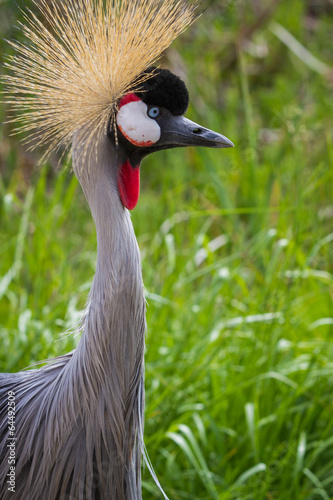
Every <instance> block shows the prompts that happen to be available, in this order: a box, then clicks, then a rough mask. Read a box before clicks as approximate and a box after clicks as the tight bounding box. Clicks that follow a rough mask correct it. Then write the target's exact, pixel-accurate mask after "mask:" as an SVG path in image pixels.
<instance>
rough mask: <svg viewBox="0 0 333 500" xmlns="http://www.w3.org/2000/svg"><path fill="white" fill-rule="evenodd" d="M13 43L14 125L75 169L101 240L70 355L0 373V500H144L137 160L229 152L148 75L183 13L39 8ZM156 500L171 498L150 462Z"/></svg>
mask: <svg viewBox="0 0 333 500" xmlns="http://www.w3.org/2000/svg"><path fill="white" fill-rule="evenodd" d="M33 4H34V6H35V7H36V9H38V10H37V12H38V14H36V13H35V12H33V11H32V10H29V9H27V10H23V21H22V23H21V24H20V25H19V27H20V30H21V32H22V33H23V36H24V37H25V41H24V42H17V41H16V42H15V41H11V42H9V43H10V44H11V46H12V48H13V51H14V55H12V56H9V57H8V59H7V62H6V63H5V66H6V68H7V73H6V75H4V76H3V77H2V79H3V82H4V84H5V91H4V95H5V99H4V100H5V101H6V102H7V103H8V106H9V108H10V116H9V119H8V121H9V122H13V123H16V124H17V130H18V131H22V132H24V133H25V137H26V138H25V139H24V140H25V142H26V145H27V147H28V148H31V149H34V148H37V147H40V148H43V150H44V154H43V155H42V158H41V161H45V160H46V159H47V158H48V157H49V156H50V155H51V154H53V153H55V152H56V153H57V154H58V156H59V157H60V158H61V159H60V161H62V159H63V157H64V155H67V156H69V157H70V158H71V160H72V168H73V171H74V174H75V175H76V177H77V179H78V181H79V183H80V185H81V187H82V190H83V193H84V195H85V197H86V200H87V203H88V205H89V208H90V211H91V214H92V217H93V219H94V222H95V227H96V237H97V263H96V272H95V276H94V279H93V283H92V287H91V290H90V293H89V297H88V301H87V306H86V309H85V311H84V315H83V318H82V320H81V323H80V327H79V330H80V333H81V336H80V339H79V342H78V345H77V347H76V349H75V350H74V351H72V352H70V353H67V354H64V355H62V356H60V357H57V358H54V359H51V360H49V361H48V362H47V363H46V364H44V365H43V366H41V367H34V368H32V369H28V370H24V371H20V372H18V373H2V374H0V497H1V499H3V500H7V499H11V500H17V499H20V500H74V499H75V500H141V499H142V486H141V466H142V459H143V458H145V456H146V455H145V447H144V442H143V431H144V348H145V331H146V316H145V306H146V303H145V296H144V287H143V281H142V272H141V261H140V252H139V248H138V244H137V240H136V237H135V233H134V229H133V225H132V222H131V216H130V210H133V209H134V208H135V206H136V205H137V203H138V200H139V195H140V172H141V169H140V167H141V162H142V160H143V159H144V158H145V157H146V156H147V155H150V154H151V153H154V152H158V151H161V150H164V149H170V148H177V147H187V146H203V147H212V148H228V147H232V146H233V143H232V142H231V141H230V140H229V139H227V138H226V137H225V136H223V135H221V134H219V133H217V132H214V131H212V130H209V129H207V128H205V127H202V126H201V125H198V124H196V123H194V122H192V121H190V120H189V119H188V118H186V117H185V116H184V114H185V113H186V111H187V108H188V105H189V93H188V90H187V88H186V85H185V83H184V82H183V80H182V79H181V78H180V77H178V76H177V75H175V74H174V73H172V72H171V71H170V70H168V69H165V68H160V67H159V66H156V63H157V61H158V60H159V58H160V56H161V54H162V53H163V51H165V49H166V48H167V47H168V46H169V45H170V44H171V42H172V41H173V40H174V39H175V38H176V37H177V36H178V35H180V34H181V33H182V32H183V31H184V30H185V28H187V27H188V26H189V25H190V24H192V23H193V22H194V20H195V19H196V18H197V17H198V5H199V4H198V2H194V3H193V2H188V1H187V0H168V1H163V0H107V1H106V2H105V1H104V0H63V1H62V2H57V1H56V0H39V1H38V0H33ZM146 463H147V465H148V468H149V470H150V472H151V473H152V475H153V477H154V479H155V481H156V483H157V486H158V487H159V488H160V492H161V495H162V496H163V497H164V498H167V496H166V494H165V493H164V491H163V489H162V487H161V486H160V484H159V482H158V479H157V478H156V475H155V474H154V471H153V469H152V467H151V466H150V465H149V461H148V459H146Z"/></svg>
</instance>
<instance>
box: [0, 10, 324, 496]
mask: <svg viewBox="0 0 333 500" xmlns="http://www.w3.org/2000/svg"><path fill="white" fill-rule="evenodd" d="M19 5H22V2H19ZM24 5H27V6H28V7H29V6H31V5H32V3H31V2H30V1H27V2H24ZM205 7H206V10H205V12H204V14H203V15H202V17H201V18H200V19H199V20H198V21H197V22H196V24H195V25H194V26H193V27H191V28H190V29H189V30H188V31H187V32H186V33H185V34H184V35H183V36H182V37H181V38H180V39H178V40H177V41H176V42H175V43H174V44H173V46H172V47H171V48H170V49H169V50H168V52H167V53H166V54H165V55H164V57H163V59H162V65H163V66H168V67H169V68H170V69H172V70H173V71H174V72H176V73H178V74H179V75H180V76H182V77H183V78H184V79H185V80H186V82H187V84H188V87H189V90H190V95H191V106H190V109H189V111H188V117H189V118H191V119H193V120H195V121H198V122H199V123H201V124H202V125H205V126H207V127H209V128H212V129H215V130H217V131H220V132H221V133H223V134H225V135H226V136H227V137H229V138H230V139H231V140H232V141H233V142H234V143H235V148H234V149H233V150H211V151H210V150H200V149H188V150H178V151H177V150H175V151H170V152H165V153H159V154H156V155H154V156H152V157H151V158H148V159H147V160H145V162H144V164H143V166H142V179H141V180H142V194H141V198H140V201H139V204H138V206H137V208H136V209H135V210H134V211H133V213H132V217H133V224H134V227H135V231H136V234H137V238H138V241H139V245H140V250H141V252H142V266H143V275H144V282H145V286H146V294H147V300H148V304H149V306H148V311H147V321H148V332H147V352H146V391H147V394H146V399H147V401H146V424H145V441H146V446H147V449H148V452H149V455H150V458H151V461H152V463H153V465H154V467H155V470H156V473H157V476H158V477H159V479H160V481H161V484H162V486H163V488H164V489H165V491H166V493H167V494H168V496H169V497H170V499H173V500H180V499H182V500H185V499H191V500H192V499H199V498H200V499H204V500H206V499H207V500H208V499H215V500H218V499H219V500H227V499H228V500H229V499H230V500H231V499H233V500H236V499H239V500H246V499H249V500H261V499H266V500H272V499H278V500H300V499H306V500H316V499H324V500H328V499H330V498H333V404H332V392H333V346H332V333H333V307H332V300H333V246H332V244H333V229H332V222H333V199H332V195H333V168H332V163H333V126H332V116H333V2H332V0H290V1H288V2H287V1H278V0H270V1H259V0H246V1H245V0H236V1H230V0H226V1H222V0H219V1H214V0H211V1H206V3H205ZM0 12H1V16H0V35H1V37H2V39H1V41H0V54H1V61H2V62H3V60H4V54H6V53H9V52H10V48H9V46H8V44H7V43H6V42H5V41H4V40H3V39H4V38H6V39H13V38H16V39H17V38H18V39H20V30H19V29H17V28H15V26H18V24H17V19H19V18H20V17H21V14H20V12H19V7H18V5H16V3H15V2H13V1H12V0H0ZM1 71H5V69H4V68H2V69H1ZM5 119H6V109H5V107H4V106H3V105H1V107H0V122H3V121H4V120H5ZM11 132H12V127H11V126H9V125H4V126H1V127H0V174H1V178H0V248H1V258H0V325H1V326H0V346H1V349H0V370H1V371H17V370H19V369H22V368H24V367H26V366H28V365H30V364H33V363H35V362H37V361H39V360H42V359H45V358H48V357H51V356H54V355H59V354H61V353H64V352H66V351H69V350H71V349H73V348H74V347H75V345H76V343H77V342H78V338H77V337H74V336H73V335H71V334H68V333H67V334H65V335H63V332H66V331H68V329H70V328H71V327H73V326H75V325H76V323H77V322H78V321H79V318H80V316H81V314H82V309H83V308H84V304H85V302H86V299H87V294H88V290H89V287H90V284H91V281H92V277H93V274H94V266H95V261H96V238H95V230H94V226H93V222H92V220H91V216H90V213H89V210H88V207H87V205H86V202H85V199H84V196H83V194H82V192H81V190H80V186H79V185H78V183H77V181H76V179H75V178H74V177H73V174H72V172H71V171H70V169H68V168H67V169H57V168H56V165H57V158H52V159H51V161H50V162H49V164H48V165H45V166H43V167H39V168H36V167H35V165H36V164H37V161H38V158H39V156H40V152H38V151H37V152H33V153H31V152H27V151H26V149H25V148H24V146H22V145H21V144H20V143H19V141H18V138H17V137H11V136H10V134H11ZM143 496H144V498H145V499H146V500H148V499H154V498H157V499H159V498H161V494H160V493H159V492H158V491H157V489H156V487H155V485H154V483H153V481H152V479H151V478H150V475H149V472H148V471H147V470H146V471H145V472H144V493H143Z"/></svg>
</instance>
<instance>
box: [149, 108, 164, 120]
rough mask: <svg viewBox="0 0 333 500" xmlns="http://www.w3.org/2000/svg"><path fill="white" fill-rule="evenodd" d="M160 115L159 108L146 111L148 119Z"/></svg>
mask: <svg viewBox="0 0 333 500" xmlns="http://www.w3.org/2000/svg"><path fill="white" fill-rule="evenodd" d="M160 114H161V110H160V108H157V107H156V106H154V107H153V108H149V109H148V116H149V118H157V117H158V116H159V115H160Z"/></svg>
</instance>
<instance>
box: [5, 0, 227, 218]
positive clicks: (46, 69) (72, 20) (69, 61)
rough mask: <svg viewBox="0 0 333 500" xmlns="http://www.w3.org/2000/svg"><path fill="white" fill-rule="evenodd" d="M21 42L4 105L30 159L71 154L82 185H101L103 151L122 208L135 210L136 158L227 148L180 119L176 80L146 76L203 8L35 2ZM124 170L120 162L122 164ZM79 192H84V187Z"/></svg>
mask: <svg viewBox="0 0 333 500" xmlns="http://www.w3.org/2000/svg"><path fill="white" fill-rule="evenodd" d="M32 4H33V5H34V8H36V9H39V11H40V13H41V15H42V16H41V20H40V19H39V17H38V16H37V15H36V14H35V13H33V12H31V11H29V10H28V11H25V12H24V23H23V24H22V25H21V30H22V32H23V35H24V37H25V40H26V41H25V42H10V43H11V45H12V47H13V49H14V50H15V54H14V55H12V56H9V57H8V60H7V63H6V64H5V66H6V68H7V70H8V74H6V75H3V76H2V77H1V79H2V81H3V82H4V83H5V86H6V90H5V101H6V102H7V103H8V104H9V106H10V112H11V115H9V116H10V120H9V121H12V122H14V123H16V124H17V127H16V130H18V131H19V130H21V131H22V132H24V133H25V134H26V138H25V141H26V143H27V144H28V146H29V148H30V149H34V148H35V147H37V146H39V145H40V146H43V148H45V150H46V151H45V154H44V156H43V157H42V158H41V160H40V161H41V162H42V161H43V160H44V159H45V158H47V157H48V156H49V155H50V154H52V153H53V152H55V151H56V152H58V151H61V152H62V154H64V153H66V151H70V152H71V156H72V158H73V168H74V172H75V174H76V175H77V177H78V179H79V181H80V182H81V185H82V184H83V183H84V184H85V188H84V190H85V191H86V189H87V186H89V185H91V183H92V182H93V180H94V178H95V179H96V176H97V175H98V174H97V172H98V167H97V165H99V164H100V162H98V161H97V157H98V155H101V151H102V150H103V148H102V147H101V144H103V145H106V148H108V147H110V146H111V145H112V148H111V149H112V151H113V152H114V151H116V152H117V148H118V153H119V154H118V160H119V163H120V166H119V167H118V166H117V168H118V170H119V171H117V173H116V175H117V176H118V177H117V183H118V191H119V194H120V198H121V201H122V203H123V205H124V206H125V207H126V208H129V209H132V208H134V207H135V205H136V203H137V201H138V197H139V166H140V162H141V160H142V158H144V157H145V156H146V155H148V154H149V153H153V152H155V151H159V150H162V149H169V148H175V147H184V146H206V147H231V146H232V145H233V144H232V143H231V142H230V141H229V140H228V139H227V138H226V137H224V136H222V135H219V134H217V133H215V132H212V131H211V130H208V129H206V128H204V127H201V126H200V125H198V124H196V123H193V122H191V121H190V120H188V119H187V118H185V117H184V116H183V115H184V113H185V112H186V110H187V107H188V102H189V96H188V92H187V89H186V86H185V84H184V83H183V82H182V80H181V79H180V78H178V77H177V76H176V75H174V74H172V73H171V72H170V71H168V70H165V69H156V68H153V67H152V66H151V64H153V63H154V62H156V61H157V60H158V59H159V57H160V56H161V54H162V53H163V51H165V50H166V49H167V47H168V46H169V45H170V44H171V42H172V41H173V40H174V39H175V38H176V37H177V36H178V35H180V34H181V33H182V32H183V31H184V29H186V27H187V26H189V25H190V24H191V23H192V22H193V21H194V20H195V19H196V17H197V15H198V13H199V10H198V7H199V4H200V0H168V1H161V0H114V1H109V2H105V1H104V0H63V1H62V2H58V1H57V0H32ZM124 158H125V160H124V161H123V159H124ZM82 187H83V186H82Z"/></svg>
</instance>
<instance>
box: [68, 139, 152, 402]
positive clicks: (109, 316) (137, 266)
mask: <svg viewBox="0 0 333 500" xmlns="http://www.w3.org/2000/svg"><path fill="white" fill-rule="evenodd" d="M75 155H78V156H75ZM77 158H80V154H79V150H78V148H77V147H76V148H75V149H74V153H73V159H74V170H75V173H76V175H77V177H78V178H79V181H80V183H81V185H82V188H83V191H84V193H85V196H86V198H87V200H88V203H89V206H90V209H91V212H92V216H93V218H94V221H95V225H96V233H97V266H96V274H95V277H94V281H93V285H92V288H91V291H90V295H89V304H88V307H87V311H86V317H85V320H84V330H83V334H82V337H81V339H80V342H79V345H78V348H77V350H76V353H75V354H76V358H77V360H78V362H80V363H81V364H83V366H82V368H83V370H84V374H85V378H87V379H90V380H86V381H85V383H88V387H89V386H90V388H91V390H92V392H93V393H96V391H97V392H99V391H100V390H105V388H106V386H110V387H111V386H112V392H113V394H117V398H118V403H119V401H120V403H121V405H124V404H125V400H126V399H127V397H128V394H129V392H130V391H131V390H133V384H135V381H136V380H137V379H138V376H139V375H140V374H141V373H142V370H143V353H144V334H145V300H144V294H143V283H142V273H141V263H140V253H139V249H138V245H137V241H136V238H135V234H134V230H133V226H132V222H131V219H130V214H129V212H128V211H127V210H126V209H125V208H124V207H123V205H122V203H121V200H120V198H119V192H118V186H117V178H118V170H119V167H120V165H121V164H122V161H123V159H120V158H119V153H117V152H116V150H115V148H114V147H113V145H112V143H111V142H110V140H109V139H108V138H107V137H106V136H104V137H102V138H101V139H100V141H99V144H98V147H96V151H95V152H94V153H93V154H91V155H89V156H88V155H87V156H86V159H85V162H86V164H85V165H82V158H83V157H82V158H81V163H79V162H77ZM98 386H99V387H98ZM86 387H87V386H86Z"/></svg>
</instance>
